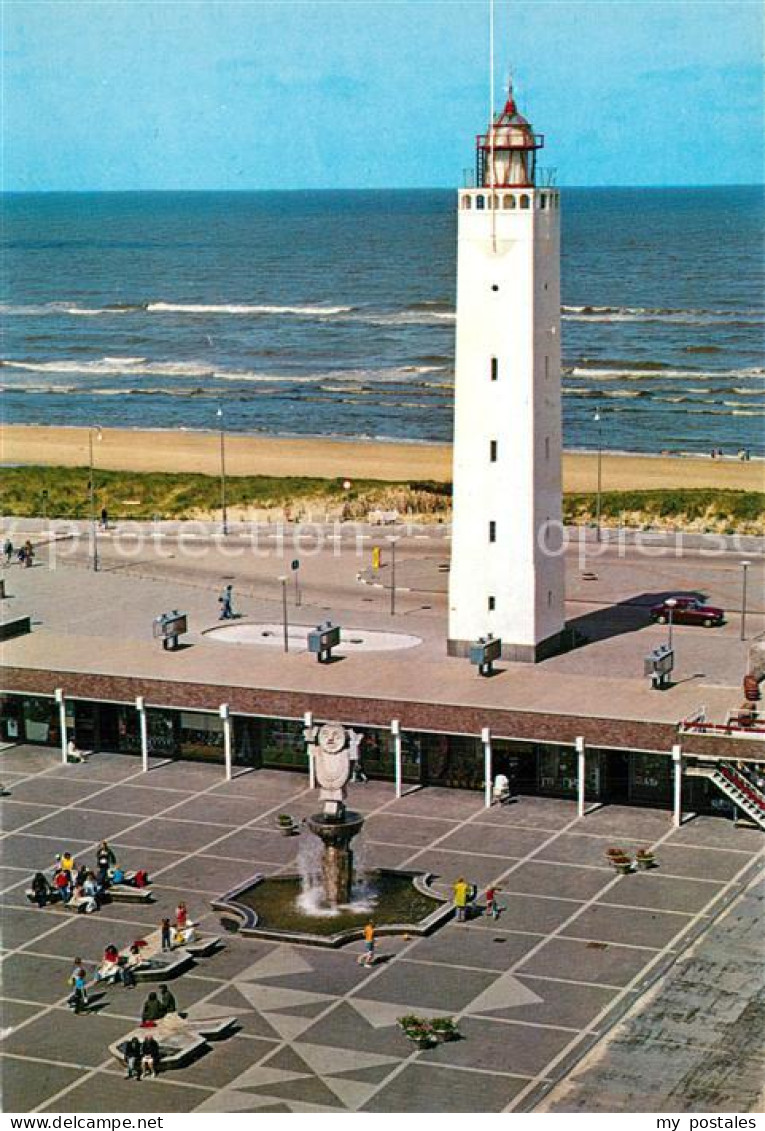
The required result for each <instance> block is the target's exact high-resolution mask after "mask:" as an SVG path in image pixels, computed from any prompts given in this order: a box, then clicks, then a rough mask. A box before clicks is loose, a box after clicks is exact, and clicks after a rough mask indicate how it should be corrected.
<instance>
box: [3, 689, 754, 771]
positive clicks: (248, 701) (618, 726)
mask: <svg viewBox="0 0 765 1131" xmlns="http://www.w3.org/2000/svg"><path fill="white" fill-rule="evenodd" d="M57 687H60V688H62V689H63V691H64V694H65V695H66V696H68V697H70V698H73V699H93V700H97V701H107V702H116V703H134V702H135V699H136V696H138V695H142V696H143V697H144V699H145V701H146V705H147V706H157V707H175V708H186V709H196V710H206V711H212V712H217V710H218V707H219V706H220V704H221V703H228V704H229V707H230V709H231V712H232V713H233V714H250V715H262V716H265V717H269V718H286V719H302V717H303V714H304V712H306V711H312V712H313V714H314V716H315V717H316V718H317V719H338V720H339V721H341V722H346V723H356V724H358V725H360V726H361V725H367V726H380V727H387V726H389V725H390V722H391V719H399V721H400V723H401V726H402V727H403V728H404V729H405V730H415V731H416V730H422V731H439V732H442V733H446V734H471V735H478V734H480V733H481V729H482V728H483V727H489V728H490V729H491V733H492V735H493V736H494V737H495V738H513V739H528V740H529V741H536V742H559V743H565V744H569V745H573V743H574V740H575V739H576V738H577V737H579V736H582V737H583V738H584V739H585V741H586V743H587V744H588V745H590V746H603V747H614V748H617V749H625V750H647V751H656V752H659V753H664V754H666V753H668V752H669V751H670V750H671V748H672V746H673V745H674V744H675V743H676V742H681V743H682V747H683V752H684V753H685V754H703V755H707V756H708V757H715V758H732V759H736V758H754V759H762V760H765V743H761V742H753V741H741V740H736V739H733V738H727V737H725V736H711V735H684V736H682V738H681V737H680V736H679V734H678V728H677V726H675V725H673V724H671V723H661V722H649V721H640V720H620V719H609V718H593V717H587V716H578V715H563V714H555V713H554V712H549V713H547V712H542V711H517V710H503V709H501V708H496V707H472V706H459V705H453V704H442V703H424V702H414V701H409V700H400V699H385V698H382V697H381V698H366V697H359V696H341V695H321V694H316V693H315V692H306V691H298V690H296V691H274V690H270V689H260V688H255V687H230V686H226V685H222V684H215V685H210V684H205V683H182V682H176V681H174V680H156V679H144V678H137V677H131V676H112V675H94V674H92V673H85V672H69V671H67V672H56V671H46V670H39V669H32V668H13V667H5V668H3V669H2V690H3V691H6V692H21V693H23V692H26V693H27V694H30V695H52V694H53V692H54V691H55V689H56V688H57Z"/></svg>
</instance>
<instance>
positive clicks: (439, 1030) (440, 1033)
mask: <svg viewBox="0 0 765 1131" xmlns="http://www.w3.org/2000/svg"><path fill="white" fill-rule="evenodd" d="M430 1029H431V1032H432V1033H433V1036H434V1037H435V1038H436V1040H437V1041H440V1042H442V1043H443V1042H445V1041H456V1040H457V1038H458V1037H459V1035H460V1034H459V1030H458V1029H457V1022H456V1021H455V1020H454V1018H453V1017H431V1019H430Z"/></svg>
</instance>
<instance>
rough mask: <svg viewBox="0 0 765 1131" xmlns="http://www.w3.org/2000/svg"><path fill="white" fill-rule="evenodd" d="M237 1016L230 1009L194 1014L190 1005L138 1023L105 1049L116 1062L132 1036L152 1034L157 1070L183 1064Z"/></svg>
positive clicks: (219, 1035) (227, 1029)
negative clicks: (152, 1022) (182, 1012)
mask: <svg viewBox="0 0 765 1131" xmlns="http://www.w3.org/2000/svg"><path fill="white" fill-rule="evenodd" d="M236 1021H237V1018H236V1017H235V1016H234V1015H233V1014H230V1013H223V1014H215V1015H214V1016H211V1017H203V1016H195V1014H194V1009H193V1007H192V1009H191V1010H190V1011H189V1013H187V1014H185V1015H184V1016H183V1017H181V1015H180V1014H179V1013H168V1015H167V1016H166V1017H163V1018H162V1020H161V1021H158V1022H157V1023H156V1025H152V1026H143V1025H138V1026H136V1028H134V1029H131V1031H130V1032H129V1033H126V1034H125V1036H124V1037H121V1038H120V1039H119V1040H118V1041H115V1042H114V1043H113V1044H111V1045H109V1052H110V1053H111V1055H112V1056H113V1057H114V1058H115V1059H116V1060H118V1061H119V1062H120V1064H123V1063H124V1060H125V1047H126V1045H127V1042H128V1041H129V1040H131V1038H132V1037H138V1039H139V1040H142V1039H143V1038H144V1037H148V1036H152V1037H154V1040H155V1041H156V1042H157V1044H158V1045H159V1067H160V1070H167V1069H168V1068H183V1067H184V1065H186V1064H188V1062H189V1061H190V1060H192V1059H194V1057H195V1056H197V1055H198V1054H199V1053H201V1052H204V1051H205V1050H206V1048H207V1042H208V1040H214V1039H216V1038H218V1039H219V1038H222V1037H225V1036H226V1035H227V1033H229V1032H230V1030H231V1029H232V1027H233V1026H234V1025H235V1024H236Z"/></svg>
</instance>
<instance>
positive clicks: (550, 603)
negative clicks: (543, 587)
mask: <svg viewBox="0 0 765 1131" xmlns="http://www.w3.org/2000/svg"><path fill="white" fill-rule="evenodd" d="M547 605H548V607H549V608H552V589H548V590H547Z"/></svg>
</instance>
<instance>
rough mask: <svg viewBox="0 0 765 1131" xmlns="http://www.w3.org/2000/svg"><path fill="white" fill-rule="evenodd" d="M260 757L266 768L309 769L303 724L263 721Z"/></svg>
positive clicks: (277, 720)
mask: <svg viewBox="0 0 765 1131" xmlns="http://www.w3.org/2000/svg"><path fill="white" fill-rule="evenodd" d="M260 757H261V760H262V763H263V765H264V766H272V767H274V768H278V769H288V770H293V769H299V770H305V769H307V768H308V759H307V757H306V749H305V738H304V736H303V724H302V722H297V721H292V720H288V719H261V720H260Z"/></svg>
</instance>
